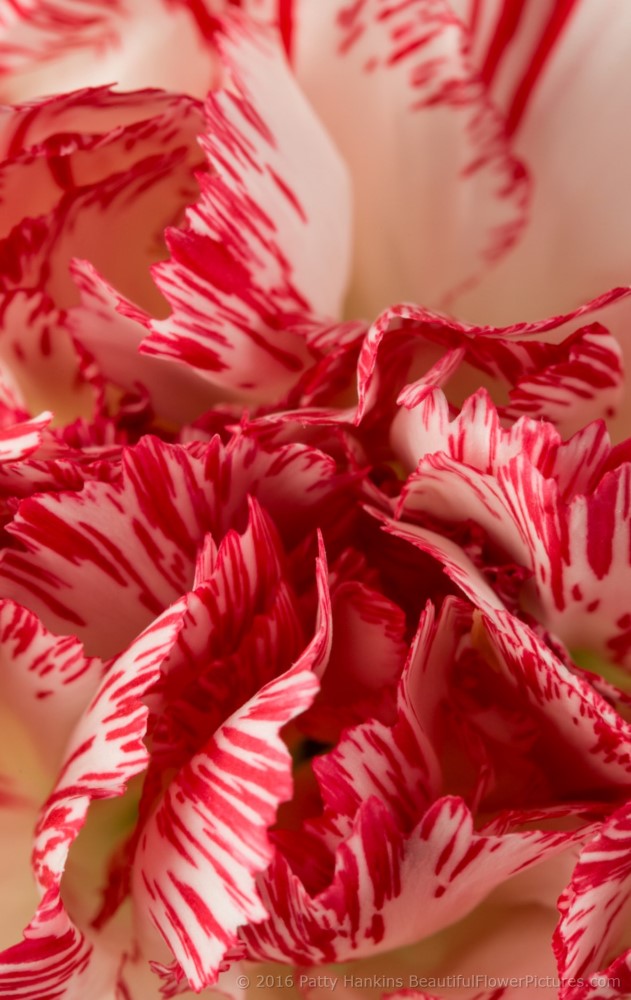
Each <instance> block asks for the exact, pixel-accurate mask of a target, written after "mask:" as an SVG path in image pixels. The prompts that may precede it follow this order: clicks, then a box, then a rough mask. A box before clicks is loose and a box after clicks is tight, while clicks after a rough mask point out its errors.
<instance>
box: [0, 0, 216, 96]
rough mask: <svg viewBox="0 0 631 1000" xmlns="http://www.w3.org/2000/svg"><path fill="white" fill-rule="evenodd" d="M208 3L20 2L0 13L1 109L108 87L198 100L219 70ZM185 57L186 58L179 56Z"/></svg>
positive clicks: (146, 0) (118, 0) (156, 0)
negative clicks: (54, 95)
mask: <svg viewBox="0 0 631 1000" xmlns="http://www.w3.org/2000/svg"><path fill="white" fill-rule="evenodd" d="M216 6H217V5H216V4H214V3H213V2H212V0H210V2H208V4H206V3H205V2H200V3H195V0H190V2H189V0H178V2H174V3H168V2H166V0H116V2H111V0H88V2H82V3H81V5H80V6H79V7H77V5H76V4H74V3H72V2H70V0H49V2H46V3H41V2H40V0H27V2H22V3H20V4H19V5H18V4H12V3H11V4H4V5H3V10H2V11H1V12H0V74H2V77H3V80H2V87H1V89H0V93H1V94H2V100H3V101H4V102H5V103H9V102H17V101H23V100H28V99H31V98H33V97H37V96H39V95H41V94H49V93H51V92H58V91H61V90H65V91H69V90H76V89H78V88H79V87H81V86H86V85H90V86H97V85H98V84H101V83H114V84H118V86H119V87H121V88H122V89H126V90H131V89H137V88H138V87H161V88H163V89H165V90H175V91H181V92H183V93H189V94H192V95H194V96H197V97H204V96H205V94H206V93H207V92H208V90H209V89H210V87H211V86H212V85H213V83H215V82H216V79H217V75H218V69H217V63H216V57H215V53H214V49H213V46H212V40H211V29H212V16H211V15H212V11H213V9H214V8H215V7H216ZM183 51H185V52H186V59H182V58H181V53H182V52H183Z"/></svg>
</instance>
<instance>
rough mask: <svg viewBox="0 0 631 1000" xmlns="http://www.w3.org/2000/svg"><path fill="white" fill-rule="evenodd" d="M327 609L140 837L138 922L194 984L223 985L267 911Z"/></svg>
mask: <svg viewBox="0 0 631 1000" xmlns="http://www.w3.org/2000/svg"><path fill="white" fill-rule="evenodd" d="M321 611H322V612H323V617H322V618H321V621H320V623H319V626H318V628H317V630H316V633H315V636H314V638H313V640H312V642H311V643H310V644H309V646H307V647H306V649H305V650H304V652H303V653H302V654H301V656H300V657H299V658H298V660H297V661H296V663H295V664H294V666H292V667H291V668H290V670H288V671H287V672H286V673H284V674H281V676H280V677H277V678H275V679H274V680H271V681H269V682H268V684H266V685H265V686H264V687H263V688H261V690H260V691H259V692H258V693H257V694H256V695H255V696H254V697H253V698H251V699H250V700H249V701H247V702H246V703H245V704H244V705H243V706H242V707H241V708H239V709H238V710H237V711H236V712H234V713H233V714H232V715H231V716H230V717H229V718H228V719H227V720H226V721H225V722H224V723H223V724H222V725H221V726H220V727H219V728H218V729H217V730H216V731H215V733H214V734H213V735H212V737H211V738H210V739H209V741H208V742H207V744H206V745H205V746H204V747H203V749H202V750H200V751H199V752H198V753H197V754H196V755H195V756H194V757H193V758H192V759H191V761H190V762H189V763H188V764H186V765H185V766H184V767H183V768H182V769H181V770H180V772H179V773H178V775H177V777H176V778H175V779H174V780H173V781H172V782H171V784H170V786H169V787H168V789H167V791H166V792H165V794H164V797H163V799H162V801H161V803H160V805H159V806H158V808H157V810H156V812H155V814H154V816H153V817H152V818H151V819H150V820H149V822H148V824H147V826H146V827H145V830H144V831H143V834H142V836H141V838H140V843H139V847H138V851H137V854H136V860H135V868H134V899H135V903H136V907H137V915H138V920H139V921H140V922H141V925H144V926H146V924H147V921H148V920H149V919H150V920H151V921H152V922H153V924H154V925H155V927H157V928H158V930H159V931H160V933H161V935H162V936H163V937H164V938H165V940H166V941H167V942H168V944H169V945H170V947H171V949H172V951H173V953H174V955H175V956H176V959H177V962H178V964H179V966H180V967H181V969H182V970H183V972H184V973H185V974H186V976H187V978H188V980H189V982H190V984H191V986H192V987H193V989H196V990H200V989H202V988H204V987H205V986H209V985H212V984H213V983H215V982H216V980H217V974H218V969H219V965H220V962H221V959H222V958H223V956H224V955H225V953H226V951H227V950H228V949H229V948H230V947H232V946H233V945H234V944H236V942H237V935H236V931H237V929H238V928H239V926H241V925H242V924H245V923H246V922H248V921H252V920H254V921H256V920H261V919H262V918H263V917H265V916H266V910H265V907H264V906H263V904H262V902H261V899H260V897H259V894H258V892H257V889H256V884H255V875H256V874H258V873H259V872H261V871H262V870H264V869H265V868H266V867H267V865H268V864H269V861H270V858H271V856H272V850H273V849H272V847H271V844H270V843H269V840H268V835H267V830H268V827H269V826H270V824H271V823H272V822H273V821H274V819H275V816H276V811H277V808H278V805H279V804H280V802H282V801H284V800H285V799H287V798H289V796H290V794H291V787H292V784H291V758H290V755H289V752H288V751H287V749H286V747H285V745H284V743H283V742H282V740H281V738H280V729H281V727H282V726H283V725H285V724H286V723H288V722H290V721H291V720H292V719H294V718H295V717H296V716H297V715H300V714H301V713H302V712H303V711H304V710H305V709H306V708H308V707H309V705H310V704H311V702H312V700H313V698H314V697H315V694H316V692H317V690H318V682H317V678H316V674H315V672H314V671H315V670H316V668H321V667H322V665H323V663H324V662H325V658H326V656H327V655H328V649H329V645H330V637H329V628H330V623H329V620H328V616H327V614H326V607H325V606H323V605H321ZM235 833H236V834H237V836H238V846H237V845H236V842H235V839H234V838H235ZM200 872H203V882H204V890H203V892H204V895H203V897H202V896H201V895H200V893H199V878H200ZM211 897H212V900H213V910H212V912H211V910H210V909H209V908H208V904H207V902H206V900H208V899H209V898H211Z"/></svg>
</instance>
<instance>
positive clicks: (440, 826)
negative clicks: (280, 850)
mask: <svg viewBox="0 0 631 1000" xmlns="http://www.w3.org/2000/svg"><path fill="white" fill-rule="evenodd" d="M571 837H572V835H569V834H566V833H542V832H539V831H531V832H527V833H510V834H509V833H507V834H504V835H503V836H496V835H487V834H483V833H482V834H478V833H476V832H474V829H473V820H472V817H471V814H470V812H469V810H468V809H467V807H466V806H465V804H464V802H463V801H462V800H461V799H458V798H455V797H446V798H442V799H439V800H438V801H437V802H435V803H434V805H433V806H432V807H431V808H430V809H429V810H428V812H427V813H426V815H425V816H424V818H423V819H422V820H421V822H420V823H419V824H418V825H417V826H416V827H415V828H414V830H412V832H411V834H410V835H409V836H404V835H403V834H402V833H401V832H400V830H398V829H397V827H396V824H395V822H394V820H393V817H392V815H391V814H390V813H389V811H388V810H387V808H386V807H385V806H384V805H383V804H382V803H381V802H380V801H379V800H378V799H375V798H371V799H368V800H366V801H364V802H363V803H362V806H361V807H360V809H359V811H358V813H357V817H356V820H355V823H354V827H353V832H352V834H351V836H350V837H349V838H348V839H347V840H346V841H344V843H343V844H342V845H341V846H340V848H339V849H338V853H337V858H336V870H335V875H334V878H333V881H332V883H331V885H330V886H329V887H327V888H326V889H325V890H324V891H322V892H320V893H318V894H317V895H316V896H315V897H312V896H311V895H309V893H308V892H307V891H306V889H305V888H304V886H303V884H302V882H301V881H300V879H299V878H298V877H297V876H296V875H294V874H293V872H291V870H290V869H289V867H288V865H287V863H286V862H285V861H284V859H282V858H281V857H279V856H278V855H277V856H276V858H275V860H274V862H273V864H272V867H271V869H270V871H269V873H267V874H266V875H265V877H264V879H263V880H262V882H261V895H262V898H263V901H264V903H265V905H266V907H267V909H268V911H269V912H270V913H271V914H273V917H272V919H271V920H268V921H266V922H264V923H261V924H258V925H256V926H250V927H248V928H247V930H244V931H243V932H242V936H243V938H244V940H245V941H246V942H247V949H248V954H249V955H251V956H252V957H259V958H265V959H271V960H276V961H285V962H286V961H287V960H290V961H292V962H293V963H294V964H297V965H314V964H321V963H323V962H340V961H341V962H343V961H348V960H349V959H356V958H361V957H362V956H365V955H369V954H375V953H377V952H383V951H388V950H390V949H392V948H397V947H403V946H404V945H407V944H410V943H412V942H415V941H418V940H420V939H421V938H422V937H424V936H426V935H429V934H432V933H435V932H436V931H438V930H440V929H441V928H442V927H445V926H446V925H448V924H449V923H451V922H453V921H454V920H459V919H460V918H462V917H463V916H464V915H466V914H467V913H469V912H470V911H471V910H472V909H473V908H474V907H475V906H476V905H477V904H478V903H479V902H480V901H481V900H482V899H483V898H484V897H485V896H486V895H487V894H488V893H489V892H490V891H491V890H492V889H493V888H494V887H495V886H496V885H498V884H499V883H500V882H503V881H504V880H506V879H507V878H509V877H510V876H511V875H513V874H515V873H516V872H517V871H519V870H521V869H522V868H524V867H525V866H527V865H531V864H535V863H536V862H537V861H538V860H541V859H542V858H543V857H544V856H547V855H549V854H550V853H552V852H555V851H560V850H562V849H563V847H565V846H567V844H568V843H569V840H568V838H570V839H571ZM419 899H422V900H424V905H423V906H422V907H419V905H418V901H419Z"/></svg>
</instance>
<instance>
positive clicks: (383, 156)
mask: <svg viewBox="0 0 631 1000" xmlns="http://www.w3.org/2000/svg"><path fill="white" fill-rule="evenodd" d="M282 6H283V12H284V13H285V14H286V13H287V5H282ZM290 10H291V13H290V14H289V15H288V17H287V19H286V20H285V22H284V23H283V21H282V15H281V32H283V34H284V37H285V40H286V41H287V36H288V32H289V31H291V42H290V48H291V56H292V62H293V65H294V69H295V72H296V74H297V77H298V80H299V81H300V83H301V85H302V87H303V89H304V91H305V93H306V94H307V96H308V97H309V99H310V101H311V103H312V105H313V107H314V108H315V109H316V111H317V112H318V114H319V115H320V117H321V118H322V120H323V122H324V123H325V125H326V127H327V128H328V130H329V131H330V133H331V135H332V136H333V138H334V140H335V142H336V144H337V146H338V148H339V149H340V150H341V152H342V154H343V156H344V157H345V159H346V162H347V163H348V165H349V168H350V171H351V175H352V178H353V186H354V193H355V203H356V220H357V221H356V226H355V253H354V271H353V279H352V285H351V292H350V308H351V311H352V312H353V313H354V314H355V315H363V316H366V317H368V318H372V316H374V315H375V314H376V313H377V312H379V311H380V310H381V309H383V308H385V307H386V306H387V305H388V304H389V303H391V302H397V301H401V300H411V301H421V302H427V303H428V304H430V305H433V306H440V305H441V303H444V301H445V298H446V296H447V295H448V294H449V293H451V292H453V291H454V290H455V289H456V288H458V287H459V286H461V285H463V284H466V283H467V282H468V281H470V280H471V279H472V278H473V277H474V276H476V274H477V273H478V272H479V271H480V270H482V269H484V268H485V267H487V266H488V264H489V263H490V262H491V261H494V260H495V259H496V258H497V257H498V256H501V255H502V253H504V252H505V251H506V249H507V248H508V247H509V246H511V244H512V243H513V242H514V240H515V239H516V238H517V237H518V236H519V234H520V229H521V227H522V225H523V223H524V221H525V214H524V213H525V202H526V200H527V195H528V188H527V180H526V176H525V172H524V169H523V167H522V166H521V164H520V163H519V162H518V160H516V159H515V158H514V157H513V156H512V154H511V152H510V151H509V149H508V146H507V143H506V138H505V134H504V128H503V122H502V120H501V118H500V116H499V115H498V114H497V112H496V111H495V110H494V109H493V107H492V106H491V104H490V103H489V101H488V99H487V95H486V93H485V88H484V86H483V85H482V84H481V82H480V81H479V79H478V77H477V74H476V69H475V66H473V65H471V63H470V61H469V58H468V53H467V48H468V33H467V31H466V30H465V29H464V26H463V25H462V23H461V22H460V21H459V20H458V18H457V17H456V16H455V15H454V13H453V12H452V11H451V9H450V5H449V3H448V2H443V0H433V2H431V3H428V2H422V0H414V2H412V3H403V4H401V3H399V4H391V3H388V2H386V0H368V2H365V3H358V4H344V3H342V2H336V3H327V4H314V3H311V2H310V0H298V2H294V3H293V4H292V5H291V8H290ZM289 18H291V25H289V24H288V23H287V21H288V20H289ZM323 66H326V69H325V70H323ZM340 95H343V100H342V99H340Z"/></svg>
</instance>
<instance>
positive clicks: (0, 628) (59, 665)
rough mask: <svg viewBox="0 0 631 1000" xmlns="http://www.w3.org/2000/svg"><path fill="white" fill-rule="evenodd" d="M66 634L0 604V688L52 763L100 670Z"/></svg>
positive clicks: (27, 613) (16, 607)
mask: <svg viewBox="0 0 631 1000" xmlns="http://www.w3.org/2000/svg"><path fill="white" fill-rule="evenodd" d="M103 669H104V668H103V664H102V663H101V662H100V661H99V660H95V659H91V658H88V657H86V656H85V654H84V652H83V648H82V646H81V643H80V642H79V641H78V640H77V639H74V638H73V637H72V636H54V635H52V634H51V633H50V632H48V631H47V630H46V629H45V628H44V626H43V625H42V623H41V622H40V621H39V620H38V619H37V618H36V616H35V615H33V614H32V613H31V612H30V611H27V610H26V609H25V608H21V607H20V606H19V605H18V604H14V603H13V602H12V601H2V603H1V604H0V673H1V682H0V689H1V690H2V697H3V699H4V701H5V703H6V704H7V705H9V706H10V707H11V710H12V711H13V712H15V713H16V715H17V716H18V717H20V718H22V719H23V721H24V722H25V724H26V725H27V726H28V728H29V731H30V733H31V734H32V737H33V739H34V740H35V741H36V742H37V743H38V744H39V748H40V750H41V752H42V755H43V757H44V760H45V762H46V765H47V766H49V767H51V768H52V767H54V762H55V760H56V759H57V758H58V757H59V756H60V755H61V752H62V750H63V749H64V747H65V745H66V743H67V742H68V739H69V736H70V734H71V732H72V730H73V728H74V724H75V722H76V721H77V719H78V718H79V715H80V714H81V712H82V711H83V709H84V708H85V707H86V705H87V703H88V701H89V700H90V698H91V697H92V695H93V694H94V691H95V689H96V686H97V684H98V683H99V680H100V678H101V676H102V674H103Z"/></svg>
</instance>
